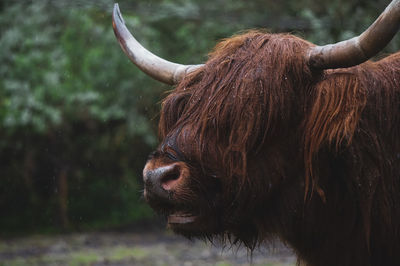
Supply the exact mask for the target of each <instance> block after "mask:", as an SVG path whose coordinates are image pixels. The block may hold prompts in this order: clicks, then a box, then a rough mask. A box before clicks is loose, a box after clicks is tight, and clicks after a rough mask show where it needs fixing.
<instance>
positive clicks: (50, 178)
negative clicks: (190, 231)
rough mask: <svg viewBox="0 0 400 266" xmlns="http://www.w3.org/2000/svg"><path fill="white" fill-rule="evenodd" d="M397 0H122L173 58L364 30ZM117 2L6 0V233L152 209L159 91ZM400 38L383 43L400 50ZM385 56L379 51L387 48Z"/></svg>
mask: <svg viewBox="0 0 400 266" xmlns="http://www.w3.org/2000/svg"><path fill="white" fill-rule="evenodd" d="M389 2H390V1H388V0H384V1H383V0H370V1H366V0H363V1H361V0H281V1H276V0H230V1H227V0H202V1H199V0H169V1H168V0H165V1H160V0H130V1H127V0H121V1H120V2H119V4H120V8H121V11H122V13H123V15H124V18H125V21H126V23H127V24H128V27H129V28H130V29H131V31H132V33H133V34H134V35H135V37H136V38H137V39H138V40H139V41H140V42H141V43H142V44H143V45H144V46H145V47H147V48H149V50H151V51H153V52H154V53H156V54H158V55H160V56H161V57H164V58H166V59H168V60H171V61H175V62H179V63H184V64H193V63H201V62H204V61H205V60H206V58H207V53H208V51H210V50H211V49H212V47H213V46H214V45H215V44H216V42H217V41H218V40H220V39H221V38H226V37H229V36H231V35H233V34H236V33H239V32H240V31H243V30H245V29H254V28H267V29H268V30H270V31H272V32H291V33H294V34H297V35H299V36H301V37H303V38H305V39H307V40H309V41H312V42H314V43H316V44H327V43H332V42H336V41H340V40H344V39H348V38H351V37H353V36H355V35H358V34H359V33H361V32H362V31H363V30H365V29H366V27H368V26H369V25H370V24H371V23H372V22H373V20H374V19H375V18H376V17H377V16H378V15H379V14H380V13H381V12H382V11H383V9H384V8H385V7H386V5H387V4H389ZM112 7H113V2H112V1H105V0H101V1H99V0H87V1H77V0H57V1H56V0H35V1H15V0H3V1H1V2H0V217H1V218H0V235H3V236H4V235H6V236H10V235H11V236H14V235H25V234H32V233H52V232H60V231H61V232H73V231H88V230H89V231H90V230H100V229H106V228H107V229H110V228H111V229H118V228H121V227H126V226H128V227H129V226H132V225H137V224H140V222H141V221H142V222H143V221H148V220H151V219H153V217H154V214H153V213H152V211H151V210H150V209H149V208H148V207H147V206H146V204H145V203H144V201H143V199H142V198H141V194H142V192H141V190H142V183H141V171H142V167H143V165H144V162H145V160H146V158H147V155H148V153H149V152H150V151H151V150H152V149H153V148H155V147H156V145H157V142H158V140H157V133H156V132H157V121H158V112H159V105H160V101H161V99H162V98H163V97H164V96H165V94H166V91H167V90H169V89H172V87H168V86H166V85H163V84H160V83H158V82H156V81H153V80H152V79H151V78H149V77H147V76H145V75H144V74H142V73H141V72H140V71H139V70H138V69H137V68H136V67H134V66H133V65H132V64H131V63H130V61H129V60H128V59H127V58H126V57H125V55H124V54H123V52H122V50H121V49H120V47H119V45H118V43H117V41H116V39H115V37H114V33H113V31H112V26H111V12H112ZM399 47H400V41H399V38H398V37H397V38H396V39H395V40H393V41H392V42H391V43H390V45H389V46H388V47H387V48H386V50H385V52H386V53H388V52H394V51H397V50H398V49H399ZM380 56H382V54H381V55H380Z"/></svg>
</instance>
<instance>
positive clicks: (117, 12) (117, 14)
mask: <svg viewBox="0 0 400 266" xmlns="http://www.w3.org/2000/svg"><path fill="white" fill-rule="evenodd" d="M116 19H118V20H119V22H120V23H122V24H125V21H124V19H123V17H122V15H121V11H120V10H119V5H118V3H115V4H114V9H113V20H116Z"/></svg>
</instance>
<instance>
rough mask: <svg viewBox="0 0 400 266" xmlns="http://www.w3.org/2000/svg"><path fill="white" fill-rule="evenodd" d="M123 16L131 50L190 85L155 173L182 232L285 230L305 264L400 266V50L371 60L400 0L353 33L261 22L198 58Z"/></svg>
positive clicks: (119, 28)
mask: <svg viewBox="0 0 400 266" xmlns="http://www.w3.org/2000/svg"><path fill="white" fill-rule="evenodd" d="M113 22H114V23H113V25H114V30H115V33H116V36H117V38H118V39H119V41H120V44H121V46H122V48H123V49H124V51H125V52H126V53H127V55H128V56H129V57H130V59H131V60H132V61H133V62H134V63H135V64H137V65H138V66H139V68H140V69H142V70H143V71H144V72H146V73H147V74H149V75H151V76H152V77H153V78H156V79H158V80H160V81H162V82H165V83H168V84H175V85H176V88H175V89H174V90H173V91H172V92H171V93H170V94H169V95H168V96H167V97H166V98H165V99H164V101H163V103H162V109H161V117H160V123H159V135H160V138H161V140H162V141H161V144H160V146H159V147H158V149H157V150H156V151H155V152H154V153H152V154H151V155H150V158H149V159H148V161H147V164H146V166H145V168H144V171H143V178H144V183H145V191H144V196H145V198H146V200H147V201H148V203H149V204H150V205H151V206H152V207H153V208H154V209H155V210H156V211H157V212H159V213H161V214H164V215H165V216H166V217H167V220H168V226H169V227H170V228H171V229H172V230H174V231H175V232H177V233H179V234H182V235H184V236H187V237H189V238H193V237H194V238H196V237H199V238H208V239H211V240H214V239H219V240H222V241H223V242H232V243H236V242H239V243H243V244H244V245H246V246H247V247H248V248H250V249H253V248H255V247H256V246H257V245H259V244H261V243H263V242H265V241H269V240H271V239H279V240H281V241H283V242H284V243H286V244H287V245H288V246H290V247H292V248H293V250H294V251H295V252H296V254H297V255H298V257H299V263H300V264H302V263H304V264H305V265H324V266H326V265H342V266H343V265H352V266H355V265H364V266H365V265H367V266H368V265H376V266H381V265H400V53H396V54H393V55H390V56H388V57H386V58H384V59H382V60H379V61H377V62H372V61H367V60H368V59H369V58H370V57H372V56H374V55H375V54H376V53H378V52H379V51H380V50H381V49H382V48H383V47H384V46H385V45H386V44H387V43H388V42H389V41H390V40H391V38H392V37H393V36H394V34H395V33H396V32H397V29H398V27H399V25H400V1H399V0H396V1H393V2H392V3H391V4H390V5H389V6H388V8H387V9H386V10H385V12H384V13H382V15H381V16H380V17H379V18H378V19H377V20H376V21H375V23H374V24H373V25H372V26H371V27H369V28H368V29H367V30H366V31H365V32H364V33H362V34H361V35H360V36H359V37H355V38H353V39H350V40H347V41H344V42H340V43H337V44H332V45H326V46H316V45H314V44H312V43H309V42H307V41H305V40H303V39H301V38H298V37H295V36H293V35H290V34H270V33H266V32H260V31H249V32H247V33H244V34H241V35H238V36H234V37H231V38H228V39H225V40H223V41H221V42H220V43H219V44H217V46H216V47H215V49H214V50H213V51H212V52H211V53H210V55H209V59H208V61H207V62H206V63H205V64H204V65H195V66H191V65H190V66H188V65H179V64H175V63H171V62H168V61H166V60H164V59H161V58H159V57H157V56H155V55H153V54H152V53H150V52H149V51H147V50H145V49H144V48H143V47H142V46H141V45H140V44H139V43H138V42H137V41H136V40H135V39H134V38H133V37H132V35H130V33H129V31H128V30H127V28H126V27H125V25H124V22H123V20H122V17H121V14H120V13H119V9H118V6H117V5H116V6H115V9H114V14H113Z"/></svg>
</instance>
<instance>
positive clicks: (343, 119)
mask: <svg viewBox="0 0 400 266" xmlns="http://www.w3.org/2000/svg"><path fill="white" fill-rule="evenodd" d="M313 94H314V95H313V100H312V101H310V102H311V103H312V106H310V108H309V112H310V113H309V114H308V115H307V116H306V117H307V119H308V120H307V121H305V122H306V123H305V125H306V128H305V136H304V139H305V150H306V151H307V152H306V154H308V156H309V159H310V160H311V158H312V156H313V155H314V154H316V153H317V152H318V150H320V148H321V147H322V146H324V145H326V144H327V145H330V146H331V147H333V148H335V149H336V150H338V149H340V147H341V146H342V145H348V144H350V143H351V141H352V138H353V135H354V132H355V130H356V128H357V125H358V122H359V120H360V116H361V112H362V110H363V109H364V107H365V105H366V101H367V96H366V94H367V92H366V89H365V88H364V87H363V86H362V84H361V82H360V81H359V79H358V78H357V76H355V75H353V74H351V73H332V74H328V75H327V76H326V78H325V79H324V80H322V81H320V82H319V83H318V84H317V85H316V87H315V89H314V91H313Z"/></svg>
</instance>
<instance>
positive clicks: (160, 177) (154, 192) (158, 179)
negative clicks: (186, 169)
mask: <svg viewBox="0 0 400 266" xmlns="http://www.w3.org/2000/svg"><path fill="white" fill-rule="evenodd" d="M182 178H183V173H182V168H181V166H180V165H179V163H173V164H170V165H164V166H159V167H153V164H152V163H147V164H146V166H145V168H144V170H143V181H144V185H145V191H144V196H145V198H147V197H149V196H150V197H154V196H155V197H158V198H161V199H170V198H171V195H172V193H173V191H174V190H176V189H177V187H178V186H179V183H180V182H181V180H182Z"/></svg>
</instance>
